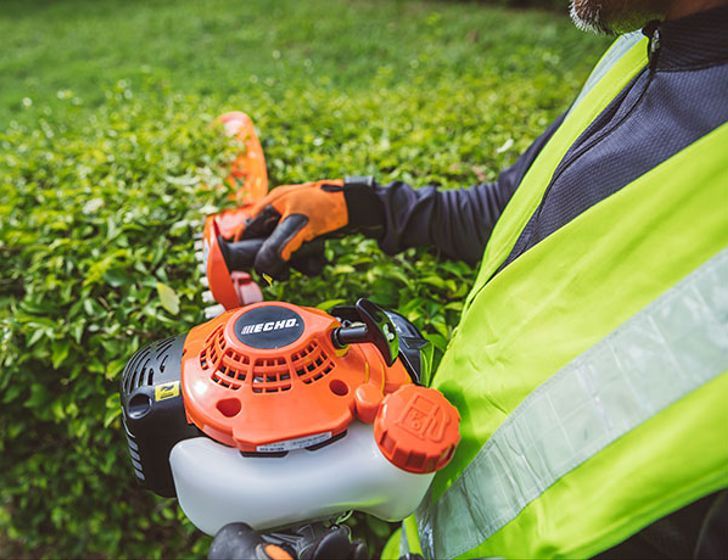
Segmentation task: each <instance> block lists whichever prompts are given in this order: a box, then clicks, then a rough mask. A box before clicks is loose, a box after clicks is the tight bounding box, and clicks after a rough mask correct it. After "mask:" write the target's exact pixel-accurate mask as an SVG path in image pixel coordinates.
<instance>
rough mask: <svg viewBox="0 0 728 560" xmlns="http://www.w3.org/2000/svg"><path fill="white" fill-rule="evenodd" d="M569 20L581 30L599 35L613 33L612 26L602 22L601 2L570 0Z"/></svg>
mask: <svg viewBox="0 0 728 560" xmlns="http://www.w3.org/2000/svg"><path fill="white" fill-rule="evenodd" d="M569 14H570V15H571V20H572V21H573V22H574V25H576V27H578V28H579V29H581V30H582V31H588V32H590V33H597V34H599V35H614V31H613V30H612V28H611V27H610V26H609V25H607V24H606V22H604V20H603V17H604V14H603V13H602V4H601V2H594V1H593V0H571V6H570V9H569Z"/></svg>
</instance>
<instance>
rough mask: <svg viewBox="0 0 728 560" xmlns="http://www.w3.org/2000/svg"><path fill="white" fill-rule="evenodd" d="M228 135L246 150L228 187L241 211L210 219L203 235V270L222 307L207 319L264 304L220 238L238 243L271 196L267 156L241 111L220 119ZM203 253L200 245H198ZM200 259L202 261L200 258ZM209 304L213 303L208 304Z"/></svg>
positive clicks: (228, 211)
mask: <svg viewBox="0 0 728 560" xmlns="http://www.w3.org/2000/svg"><path fill="white" fill-rule="evenodd" d="M218 122H219V123H220V124H222V126H223V128H224V130H225V134H226V135H227V136H233V137H235V138H237V139H238V140H239V141H240V142H241V143H242V144H243V145H244V150H243V151H241V152H240V153H239V154H238V156H237V157H236V158H235V160H233V162H232V164H231V166H230V173H229V174H228V176H227V178H226V179H225V181H224V183H225V185H227V186H228V187H229V188H230V189H231V190H234V191H235V192H233V193H231V194H230V198H231V199H232V200H235V201H236V202H237V203H238V205H239V206H238V207H237V208H228V209H226V210H223V211H221V212H218V213H217V214H213V215H210V216H208V217H207V218H206V219H205V225H204V229H203V234H202V255H200V256H201V257H202V259H201V262H202V270H201V272H202V273H203V274H205V276H206V282H204V283H206V284H207V286H208V287H209V290H210V294H207V296H208V297H209V296H211V299H212V300H214V301H215V302H217V303H218V304H219V305H213V306H212V307H209V308H207V310H206V315H207V316H208V317H214V316H216V315H219V314H220V313H221V312H222V311H224V310H227V309H234V308H236V307H241V306H244V305H248V304H251V303H257V302H259V301H263V293H262V291H261V289H260V287H259V286H258V285H257V284H256V283H255V282H254V281H253V279H252V277H251V276H250V274H248V273H247V272H242V271H230V270H229V269H228V266H227V264H226V262H225V259H224V258H223V255H222V251H221V249H220V242H219V238H220V236H222V238H223V239H225V240H231V241H237V240H238V239H239V238H240V235H241V233H242V231H243V228H244V226H245V222H246V220H247V219H248V218H249V217H251V213H250V211H251V209H252V207H253V205H254V203H255V202H256V201H258V200H259V199H261V198H263V197H264V196H265V195H266V193H267V192H268V172H267V170H266V165H265V156H264V154H263V148H262V147H261V144H260V140H258V135H257V134H256V132H255V127H254V126H253V121H252V120H251V118H250V117H249V116H248V115H246V114H245V113H243V112H241V111H231V112H229V113H225V114H223V115H221V116H220V117H218ZM198 249H199V245H198ZM198 258H199V257H198ZM208 303H213V302H211V301H208Z"/></svg>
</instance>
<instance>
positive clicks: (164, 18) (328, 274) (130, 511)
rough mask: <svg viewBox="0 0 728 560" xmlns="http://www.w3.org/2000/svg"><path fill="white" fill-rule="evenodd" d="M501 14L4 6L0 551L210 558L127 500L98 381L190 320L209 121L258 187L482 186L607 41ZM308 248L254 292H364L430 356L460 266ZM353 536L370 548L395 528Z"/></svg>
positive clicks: (115, 435)
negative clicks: (310, 264)
mask: <svg viewBox="0 0 728 560" xmlns="http://www.w3.org/2000/svg"><path fill="white" fill-rule="evenodd" d="M509 3H511V2H498V4H499V5H498V6H494V5H489V4H487V3H483V2H445V1H443V2H434V1H430V2H413V1H386V0H348V1H347V0H309V1H306V2H303V1H295V0H278V1H277V2H269V1H266V0H247V1H245V2H232V1H223V0H205V1H192V0H179V1H170V0H155V1H141V0H132V1H126V2H122V1H90V0H64V1H49V0H46V1H39V0H25V1H16V0H4V1H3V3H2V8H1V9H0V37H1V38H2V41H3V47H2V49H0V272H1V274H0V329H1V330H0V361H1V363H0V365H1V367H0V404H1V406H0V556H2V557H18V556H27V557H86V558H116V557H131V558H142V557H145V558H146V557H156V558H159V557H184V556H189V557H201V556H203V555H204V554H205V552H206V548H207V546H208V545H209V540H208V539H207V538H206V537H204V536H202V535H200V534H199V532H197V531H196V530H195V529H194V528H193V527H192V526H191V525H190V524H189V523H188V522H186V521H185V520H184V516H183V515H182V514H181V512H180V511H179V510H178V508H177V506H176V504H175V502H174V501H173V500H161V499H157V498H155V497H153V496H151V495H149V494H147V493H145V492H143V491H141V490H140V489H138V488H137V487H135V485H134V482H133V480H132V478H133V477H132V475H131V469H130V468H129V466H128V463H127V461H128V459H127V455H126V450H125V448H124V445H125V444H124V438H123V436H122V434H121V428H120V425H119V406H118V399H117V397H116V389H117V385H116V384H117V382H118V375H119V373H120V370H121V368H122V367H123V364H124V362H125V360H126V359H127V358H128V357H129V356H130V355H131V353H132V352H133V351H134V350H135V349H136V348H138V347H139V346H140V345H142V344H145V343H146V342H149V341H150V340H153V339H155V338H159V337H162V336H168V335H170V334H174V333H178V332H183V331H185V330H186V329H188V328H189V327H190V326H192V325H194V324H196V323H197V322H200V320H201V313H200V309H201V308H202V306H203V305H204V304H203V303H202V300H201V297H200V293H199V292H200V290H199V289H198V285H199V284H198V282H197V274H198V273H197V271H196V266H195V262H194V259H193V257H192V241H191V232H192V230H193V225H192V224H193V223H194V221H195V220H197V219H199V216H200V212H201V211H202V210H206V211H212V210H213V209H214V208H215V207H217V206H218V205H219V204H222V203H224V202H225V197H224V193H220V192H218V191H216V190H214V189H210V188H209V187H205V186H204V185H212V184H215V182H216V180H217V178H218V177H219V176H220V175H221V174H223V173H224V162H225V161H227V160H228V159H229V158H230V155H231V153H232V152H231V150H232V149H234V147H233V146H231V145H230V144H229V143H227V142H226V141H225V140H224V139H223V138H221V137H220V135H219V133H217V132H216V131H215V130H212V129H211V128H210V127H209V123H210V122H211V121H212V120H213V119H214V117H215V116H216V115H217V114H220V113H221V112H223V111H227V110H234V109H240V110H244V111H246V112H248V113H249V114H250V115H251V116H252V117H253V119H254V120H255V122H256V124H257V125H258V127H259V129H260V133H261V139H262V141H263V145H264V149H265V151H266V156H267V160H268V165H269V172H270V175H271V181H272V184H278V183H287V182H298V181H302V180H310V179H317V178H322V177H334V176H341V175H343V174H374V175H376V176H377V177H378V178H379V179H380V181H382V182H386V181H389V180H393V179H401V180H406V181H410V182H412V183H413V184H415V185H423V184H427V183H436V184H439V185H442V186H443V188H450V187H458V186H466V185H469V184H473V183H476V182H479V181H485V180H491V179H493V178H494V177H495V176H496V174H497V172H498V171H499V170H500V169H501V168H502V167H504V166H505V165H508V164H509V163H511V162H512V161H513V160H514V159H515V158H516V157H517V155H518V154H519V153H520V152H521V151H522V150H523V149H525V147H527V146H528V144H529V143H530V141H531V140H532V139H533V138H534V137H535V136H536V135H538V134H539V133H540V132H541V130H542V129H543V128H544V127H545V126H546V125H547V124H548V122H549V121H550V120H551V119H553V118H554V117H555V116H556V115H557V114H558V113H559V112H561V111H563V110H565V109H566V108H567V107H568V105H569V103H570V101H571V99H572V98H573V96H574V94H575V93H576V91H577V90H578V88H579V86H580V84H581V82H582V81H583V79H584V78H585V76H586V74H587V72H588V70H589V68H590V67H591V65H592V64H593V63H594V62H595V60H596V58H597V57H598V55H599V53H600V51H601V50H603V48H604V47H605V46H606V42H605V40H603V39H599V38H595V37H592V36H588V35H584V34H582V33H580V32H578V31H577V30H576V29H575V28H574V27H573V26H572V25H571V23H570V22H569V20H568V17H567V15H566V11H567V7H566V2H565V1H564V2H563V6H561V7H560V8H559V7H558V6H556V8H557V9H554V10H551V11H539V10H530V9H529V10H526V9H522V8H519V9H511V8H507V7H503V6H501V4H509ZM546 4H549V5H552V6H555V5H556V4H561V2H553V1H551V0H546ZM327 254H328V257H329V258H330V260H331V262H332V264H331V266H329V267H327V269H326V271H325V272H324V274H323V275H322V276H321V277H320V278H317V279H313V280H311V279H306V278H303V277H301V276H298V275H294V276H293V277H292V278H291V280H290V281H289V282H287V283H280V284H274V285H273V286H271V287H269V288H267V290H266V291H267V294H266V296H267V297H268V298H270V299H273V298H278V299H285V300H288V301H292V302H296V303H300V304H303V305H319V304H321V303H328V304H331V303H332V302H335V301H337V300H343V301H351V300H353V299H354V298H355V297H358V296H363V295H367V296H370V297H372V298H373V299H374V300H375V301H378V302H380V303H382V304H384V305H388V306H392V307H395V308H398V309H399V310H401V311H402V312H404V313H405V314H406V315H407V316H408V317H409V318H410V319H412V320H413V321H415V322H416V323H417V325H418V326H419V327H420V328H421V329H422V330H423V332H424V333H425V334H426V336H427V337H428V338H429V339H430V340H431V341H432V342H433V343H434V344H435V346H436V347H437V348H438V350H439V351H440V352H442V350H443V349H444V347H445V345H446V343H447V339H448V338H449V336H450V333H451V332H452V329H453V328H454V326H455V324H456V323H457V320H458V317H459V313H460V309H461V305H462V299H463V298H464V296H465V294H466V293H467V291H468V288H469V285H470V282H471V281H472V277H473V275H474V270H473V269H472V268H470V267H468V266H466V265H465V264H463V263H454V262H444V261H440V260H438V259H437V255H435V254H433V253H432V252H430V251H427V250H416V251H415V250H410V251H407V252H405V253H404V254H402V255H399V256H397V257H394V258H390V257H386V256H384V255H382V254H381V253H379V252H378V251H376V246H375V244H373V243H372V242H370V241H366V240H363V239H361V238H352V239H346V240H343V241H337V242H335V243H334V242H331V243H329V247H328V249H327ZM159 282H161V283H164V284H166V285H168V286H169V287H171V288H172V289H173V290H175V292H176V294H177V295H178V296H179V298H180V310H179V312H178V313H176V314H175V313H172V312H170V310H168V309H165V308H164V307H163V306H162V305H161V302H160V301H159V297H158V293H157V290H156V285H157V283H159ZM276 499H285V497H276ZM351 523H352V525H353V527H354V531H355V533H356V534H357V535H358V536H360V537H363V538H365V539H367V541H368V543H369V544H370V547H371V549H372V552H376V551H377V550H378V549H379V548H380V547H381V545H382V543H383V541H384V539H385V538H386V536H387V535H388V533H389V532H390V530H391V527H390V526H389V525H387V524H385V523H382V522H378V521H376V520H373V519H371V518H369V519H367V518H364V517H362V516H357V517H355V518H354V519H353V520H352V522H351Z"/></svg>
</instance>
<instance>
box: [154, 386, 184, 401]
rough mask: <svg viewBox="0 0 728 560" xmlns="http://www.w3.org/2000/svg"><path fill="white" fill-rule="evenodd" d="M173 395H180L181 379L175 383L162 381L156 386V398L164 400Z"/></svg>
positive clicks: (156, 399)
mask: <svg viewBox="0 0 728 560" xmlns="http://www.w3.org/2000/svg"><path fill="white" fill-rule="evenodd" d="M173 397H179V381H174V382H173V383H162V384H161V385H157V386H156V387H154V400H155V401H163V400H166V399H171V398H173Z"/></svg>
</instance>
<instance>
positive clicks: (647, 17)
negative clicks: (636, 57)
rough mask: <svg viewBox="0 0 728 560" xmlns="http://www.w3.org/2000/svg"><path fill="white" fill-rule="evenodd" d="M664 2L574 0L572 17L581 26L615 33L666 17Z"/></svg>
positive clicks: (593, 31) (605, 32) (586, 28)
mask: <svg viewBox="0 0 728 560" xmlns="http://www.w3.org/2000/svg"><path fill="white" fill-rule="evenodd" d="M664 10H665V8H664V3H663V2H657V1H656V0H571V10H570V12H571V19H572V20H573V21H574V23H575V24H576V26H577V27H578V28H579V29H582V30H584V31H591V32H592V33H599V34H600V35H616V34H618V33H627V32H629V31H634V30H635V29H640V28H642V27H644V26H645V25H646V24H647V22H649V21H651V20H655V19H663V18H664V16H665V14H664Z"/></svg>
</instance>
